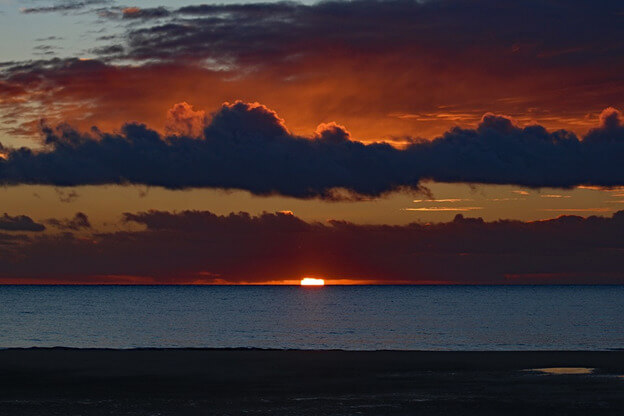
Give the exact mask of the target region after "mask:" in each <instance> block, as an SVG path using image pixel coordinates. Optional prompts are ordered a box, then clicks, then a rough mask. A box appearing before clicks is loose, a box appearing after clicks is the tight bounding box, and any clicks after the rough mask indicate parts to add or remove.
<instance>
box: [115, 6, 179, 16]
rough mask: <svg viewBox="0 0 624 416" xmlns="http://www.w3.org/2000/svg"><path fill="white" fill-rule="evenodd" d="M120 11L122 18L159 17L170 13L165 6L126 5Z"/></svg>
mask: <svg viewBox="0 0 624 416" xmlns="http://www.w3.org/2000/svg"><path fill="white" fill-rule="evenodd" d="M121 12H122V15H123V18H124V19H159V18H163V17H167V16H169V15H170V12H169V10H168V9H167V8H165V7H151V8H139V7H126V8H125V9H123V10H122V11H121Z"/></svg>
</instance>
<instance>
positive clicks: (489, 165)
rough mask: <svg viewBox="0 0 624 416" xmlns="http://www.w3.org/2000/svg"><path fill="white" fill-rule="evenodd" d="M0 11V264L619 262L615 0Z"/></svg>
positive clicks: (473, 274)
mask: <svg viewBox="0 0 624 416" xmlns="http://www.w3.org/2000/svg"><path fill="white" fill-rule="evenodd" d="M0 22H1V23H0V38H1V39H3V40H2V42H0V183H1V184H2V185H3V186H2V187H1V188H0V201H1V202H0V283H115V284H118V283H141V284H144V283H147V284H149V283H167V284H175V283H181V284H189V283H202V284H215V283H216V284H229V283H291V282H297V281H299V279H301V278H303V277H318V278H325V279H326V281H327V282H330V283H400V284H411V283H414V284H423V283H426V284H431V283H441V284H465V283H484V284H519V283H556V284H565V283H624V268H623V267H622V262H621V258H622V255H623V254H624V115H623V114H622V113H621V112H620V110H624V42H622V39H623V37H624V3H623V2H621V1H616V0H614V1H608V0H605V1H594V2H588V1H586V0H568V1H562V0H526V1H508V2H501V1H500V0H421V1H408V0H398V1H394V0H388V1H372V0H355V1H328V2H313V1H312V2H310V1H307V2H253V1H251V2H248V1H238V0H234V1H227V0H226V1H222V2H221V1H220V2H206V0H203V2H202V0H197V1H187V0H179V1H166V0H136V1H133V2H128V3H126V2H119V1H114V0H57V1H54V0H20V1H18V0H0Z"/></svg>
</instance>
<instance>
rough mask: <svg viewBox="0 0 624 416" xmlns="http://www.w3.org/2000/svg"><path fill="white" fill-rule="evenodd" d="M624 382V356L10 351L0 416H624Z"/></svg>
mask: <svg viewBox="0 0 624 416" xmlns="http://www.w3.org/2000/svg"><path fill="white" fill-rule="evenodd" d="M551 369H552V370H551ZM622 375H624V351H595V352H583V351H567V352H559V351H540V352H528V351H523V352H513V351H505V352H495V351H488V352H457V351H455V352H429V351H362V352H358V351H300V350H254V349H225V350H210V349H135V350H106V349H65V348H52V349H43V348H41V349H40V348H36V349H6V350H2V351H0V414H1V415H12V416H13V415H16V416H18V415H206V414H210V415H238V414H253V415H265V414H266V415H269V414H272V415H408V414H419V415H448V414H458V415H459V414H461V415H490V414H491V415H495V414H496V415H498V414H505V415H520V414H527V413H529V412H532V413H535V414H551V415H559V414H560V415H616V414H622V412H624V378H622Z"/></svg>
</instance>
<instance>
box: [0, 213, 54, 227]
mask: <svg viewBox="0 0 624 416" xmlns="http://www.w3.org/2000/svg"><path fill="white" fill-rule="evenodd" d="M0 230H2V231H35V232H39V231H43V230H45V226H44V225H43V224H39V223H36V222H35V221H33V219H32V218H30V217H28V216H26V215H17V216H15V217H12V216H10V215H9V214H6V213H5V214H4V215H3V216H0Z"/></svg>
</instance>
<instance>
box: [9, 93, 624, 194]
mask: <svg viewBox="0 0 624 416" xmlns="http://www.w3.org/2000/svg"><path fill="white" fill-rule="evenodd" d="M170 114H171V120H172V127H171V128H172V129H174V128H177V129H178V131H179V132H183V133H190V132H193V131H201V130H199V129H198V123H201V122H202V120H204V113H203V112H196V111H194V110H192V109H191V108H190V106H188V105H187V104H186V103H183V104H180V105H179V106H176V107H175V108H174V110H172V112H171V113H170ZM176 126H177V127H176ZM43 134H44V137H45V143H46V149H45V150H42V151H34V150H32V149H28V148H19V149H8V148H3V147H2V146H1V145H0V151H1V152H2V153H3V154H4V157H3V158H0V183H2V184H4V185H18V184H44V185H54V186H77V185H101V184H142V185H150V186H161V187H165V188H170V189H184V188H219V189H241V190H247V191H249V192H251V193H254V194H258V195H269V194H281V195H286V196H292V197H297V198H311V197H320V198H333V197H335V195H336V190H337V189H343V190H347V191H348V192H349V193H351V194H353V195H357V196H369V197H370V196H372V197H375V196H379V195H382V194H384V193H387V192H391V191H396V190H400V189H411V190H420V189H421V187H422V181H424V180H435V181H439V182H468V183H483V184H513V185H520V186H527V187H563V188H566V187H573V186H577V185H594V186H620V185H624V165H623V164H622V160H624V123H623V121H622V116H621V114H620V113H619V112H618V111H617V110H615V109H607V110H605V111H604V112H603V114H602V116H601V124H600V126H598V127H596V128H594V129H592V130H591V131H590V132H589V133H588V134H587V135H586V136H585V137H584V138H583V139H582V140H581V139H579V138H578V137H577V136H576V135H574V134H573V133H571V132H568V131H565V130H558V131H551V132H549V131H547V130H546V129H545V128H543V127H541V126H538V125H530V126H526V127H520V126H518V125H516V124H515V123H514V122H513V121H512V120H511V119H509V118H507V117H504V116H498V115H493V114H486V115H485V116H484V117H483V118H482V120H481V122H480V124H479V125H478V127H477V128H476V129H462V128H453V129H451V130H449V131H448V132H446V133H445V134H444V135H442V136H441V137H438V138H436V139H434V140H432V141H426V140H417V139H411V142H412V143H411V144H410V145H408V146H407V147H405V148H403V149H397V148H395V147H392V146H390V145H389V144H387V143H373V144H363V143H361V142H358V141H355V140H353V139H352V137H351V135H350V133H349V132H348V131H347V130H346V129H345V128H344V127H343V126H340V125H338V124H336V123H327V124H322V125H320V126H319V128H318V129H317V131H316V133H315V134H314V136H313V137H299V136H296V135H293V134H291V133H290V132H289V130H288V128H287V127H286V124H285V122H284V120H283V119H281V118H280V117H279V116H278V115H277V114H276V113H275V112H274V111H272V110H270V109H268V108H267V107H265V106H263V105H261V104H257V103H244V102H240V101H238V102H235V103H231V104H229V103H226V104H224V105H223V106H222V107H221V108H220V109H219V110H218V111H217V112H215V113H214V114H213V115H212V118H211V119H210V121H209V122H207V124H206V125H205V126H204V128H203V131H201V135H200V136H199V137H189V136H184V135H178V134H176V135H171V136H162V135H161V134H159V133H157V132H156V131H154V130H150V129H149V128H148V127H146V126H145V125H140V124H126V125H124V126H123V127H122V129H121V131H120V132H119V133H104V132H101V131H99V130H98V129H96V128H93V129H92V131H91V132H90V133H81V132H79V131H77V130H75V129H72V128H71V127H70V126H67V125H61V126H58V127H57V128H50V127H44V128H43Z"/></svg>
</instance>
